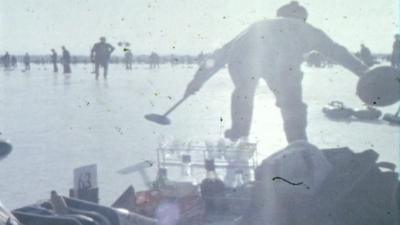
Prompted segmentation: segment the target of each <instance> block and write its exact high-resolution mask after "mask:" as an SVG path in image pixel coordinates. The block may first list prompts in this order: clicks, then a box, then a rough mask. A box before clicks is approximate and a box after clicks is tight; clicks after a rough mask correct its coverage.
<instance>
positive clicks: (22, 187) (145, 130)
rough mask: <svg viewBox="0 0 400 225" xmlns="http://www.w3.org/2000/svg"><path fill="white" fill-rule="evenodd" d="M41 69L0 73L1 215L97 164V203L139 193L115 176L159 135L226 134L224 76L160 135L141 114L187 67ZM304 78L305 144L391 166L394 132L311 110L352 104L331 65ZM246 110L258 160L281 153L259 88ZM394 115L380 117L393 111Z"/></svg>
mask: <svg viewBox="0 0 400 225" xmlns="http://www.w3.org/2000/svg"><path fill="white" fill-rule="evenodd" d="M46 68H47V69H46V70H44V68H43V67H41V66H35V65H34V66H33V68H32V70H31V71H30V72H28V73H23V72H21V71H20V69H19V70H16V71H9V72H4V71H1V72H0V132H1V135H0V138H5V139H9V140H11V142H12V143H13V145H14V152H13V153H12V154H11V155H10V156H9V157H8V158H7V159H6V160H4V161H2V162H1V165H0V177H1V180H2V182H1V183H0V190H1V192H0V199H1V200H2V201H3V203H4V204H5V205H7V206H8V207H10V208H15V207H18V206H21V205H23V204H28V203H32V202H34V201H36V200H39V199H44V198H47V197H48V196H49V192H50V190H57V191H58V192H60V193H62V194H68V189H69V188H71V187H72V176H73V174H72V170H73V169H74V168H76V167H79V166H83V165H86V164H91V163H97V164H98V172H99V186H100V201H101V202H102V203H105V204H109V203H111V202H112V201H114V200H115V199H116V198H117V197H118V195H119V194H120V193H121V192H122V191H123V190H124V189H125V188H126V187H127V186H128V185H129V184H133V185H134V186H135V187H138V189H140V187H143V184H142V182H141V179H140V177H139V176H138V175H127V176H122V175H119V174H117V173H116V171H117V170H119V169H120V168H122V167H125V166H129V165H131V164H132V163H135V162H139V161H142V160H155V159H156V155H155V149H156V147H157V144H158V141H159V140H160V139H161V138H162V137H163V136H165V137H175V138H177V139H182V140H186V141H190V140H194V141H204V140H217V139H219V138H221V137H222V136H223V133H224V130H225V129H227V128H228V127H229V126H230V118H229V117H230V116H229V111H230V108H229V107H230V106H229V105H230V93H231V91H232V84H231V81H230V78H229V76H228V74H227V70H222V71H220V72H219V73H218V74H216V76H215V77H214V78H212V79H211V80H210V81H209V82H208V83H207V84H206V85H205V86H204V88H203V89H202V90H201V91H200V93H198V94H197V95H195V96H194V97H193V98H191V99H189V100H188V101H187V102H186V103H185V104H184V105H182V106H181V107H180V108H178V109H177V110H176V111H175V112H174V113H173V114H172V115H171V119H172V124H171V125H170V126H165V127H161V126H159V125H156V124H153V123H149V122H148V121H146V120H144V119H143V115H144V114H146V113H152V112H154V113H163V112H164V110H166V109H167V108H168V107H169V106H171V105H172V104H173V103H174V102H175V101H176V100H178V99H179V98H180V97H181V95H182V94H183V92H184V90H185V85H186V83H187V82H188V81H189V80H190V79H191V78H192V75H193V73H194V72H195V69H196V68H195V67H192V68H187V67H182V66H175V67H173V68H172V67H170V66H169V65H164V66H161V68H160V69H156V70H149V69H147V67H145V66H139V67H137V68H135V69H134V70H132V71H126V70H124V68H123V66H122V65H113V66H111V68H110V76H109V79H108V81H107V82H105V81H103V80H102V79H100V80H99V81H98V82H96V81H95V80H94V74H91V71H92V66H91V65H87V66H83V65H78V66H73V67H72V72H73V73H72V74H71V76H70V77H66V76H64V75H63V74H56V75H55V74H53V72H52V71H51V66H49V65H48V66H46ZM304 72H305V78H304V81H303V84H304V92H305V93H304V95H305V101H306V102H307V104H308V106H309V108H308V110H309V114H308V120H309V126H308V135H309V138H310V140H309V141H310V142H311V143H313V144H315V145H317V146H318V147H320V148H333V147H340V146H348V147H350V148H351V149H353V150H355V151H362V150H365V149H371V148H372V149H374V150H376V151H377V152H378V153H380V159H381V160H385V161H390V162H393V163H396V164H398V161H399V154H398V147H399V130H398V127H396V126H391V125H388V124H387V123H386V122H373V123H365V122H359V121H352V122H334V121H331V120H328V119H327V118H325V117H324V115H323V114H322V112H321V108H322V107H323V106H324V105H325V104H327V103H328V102H330V101H332V100H340V101H343V102H344V103H345V104H347V105H348V106H351V107H360V106H362V103H361V101H360V100H359V99H358V98H357V97H356V96H355V94H354V93H355V86H356V82H357V78H356V77H355V76H353V75H352V74H351V73H350V72H348V71H346V70H344V69H343V68H341V67H333V68H327V69H314V68H308V67H305V68H304ZM255 105H256V106H255V107H256V108H255V116H254V120H253V127H252V132H251V140H254V141H258V143H259V148H258V149H259V153H260V155H261V156H262V158H263V157H266V156H268V155H270V154H271V153H273V152H275V151H277V150H279V149H281V148H283V147H285V145H286V141H285V137H284V133H283V130H282V120H281V117H280V113H279V111H278V108H276V107H275V100H274V98H273V96H272V94H271V92H270V91H269V90H268V89H267V87H266V85H265V84H264V83H263V82H260V86H259V89H258V92H257V97H256V104H255ZM396 108H397V106H390V107H386V108H382V109H381V110H382V111H383V112H389V113H393V112H394V111H395V110H396ZM221 118H222V121H221ZM150 172H151V173H154V172H155V169H152V170H150Z"/></svg>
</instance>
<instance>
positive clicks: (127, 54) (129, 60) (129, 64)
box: [125, 49, 133, 70]
mask: <svg viewBox="0 0 400 225" xmlns="http://www.w3.org/2000/svg"><path fill="white" fill-rule="evenodd" d="M132 63H133V54H132V52H131V50H130V49H126V51H125V66H126V69H127V70H132Z"/></svg>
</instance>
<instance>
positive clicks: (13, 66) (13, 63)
mask: <svg viewBox="0 0 400 225" xmlns="http://www.w3.org/2000/svg"><path fill="white" fill-rule="evenodd" d="M11 67H12V68H13V69H15V68H17V57H15V55H13V56H11Z"/></svg>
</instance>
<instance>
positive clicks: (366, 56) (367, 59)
mask: <svg viewBox="0 0 400 225" xmlns="http://www.w3.org/2000/svg"><path fill="white" fill-rule="evenodd" d="M360 48H361V49H360V59H361V60H362V61H363V62H364V64H365V65H367V66H372V65H374V58H373V56H372V54H371V50H369V48H367V47H366V46H365V45H364V44H361V46H360Z"/></svg>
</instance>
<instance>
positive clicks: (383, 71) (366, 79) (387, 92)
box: [357, 66, 400, 106]
mask: <svg viewBox="0 0 400 225" xmlns="http://www.w3.org/2000/svg"><path fill="white" fill-rule="evenodd" d="M399 78H400V71H399V70H397V69H395V68H394V67H391V66H379V67H375V68H372V69H370V70H368V71H367V72H366V73H365V74H364V75H363V76H362V77H361V78H360V80H359V81H358V84H357V95H358V96H359V97H360V99H361V100H362V101H363V102H364V103H365V104H367V105H371V106H388V105H392V104H394V103H396V102H397V101H399V100H400V82H399V81H400V80H399Z"/></svg>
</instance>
